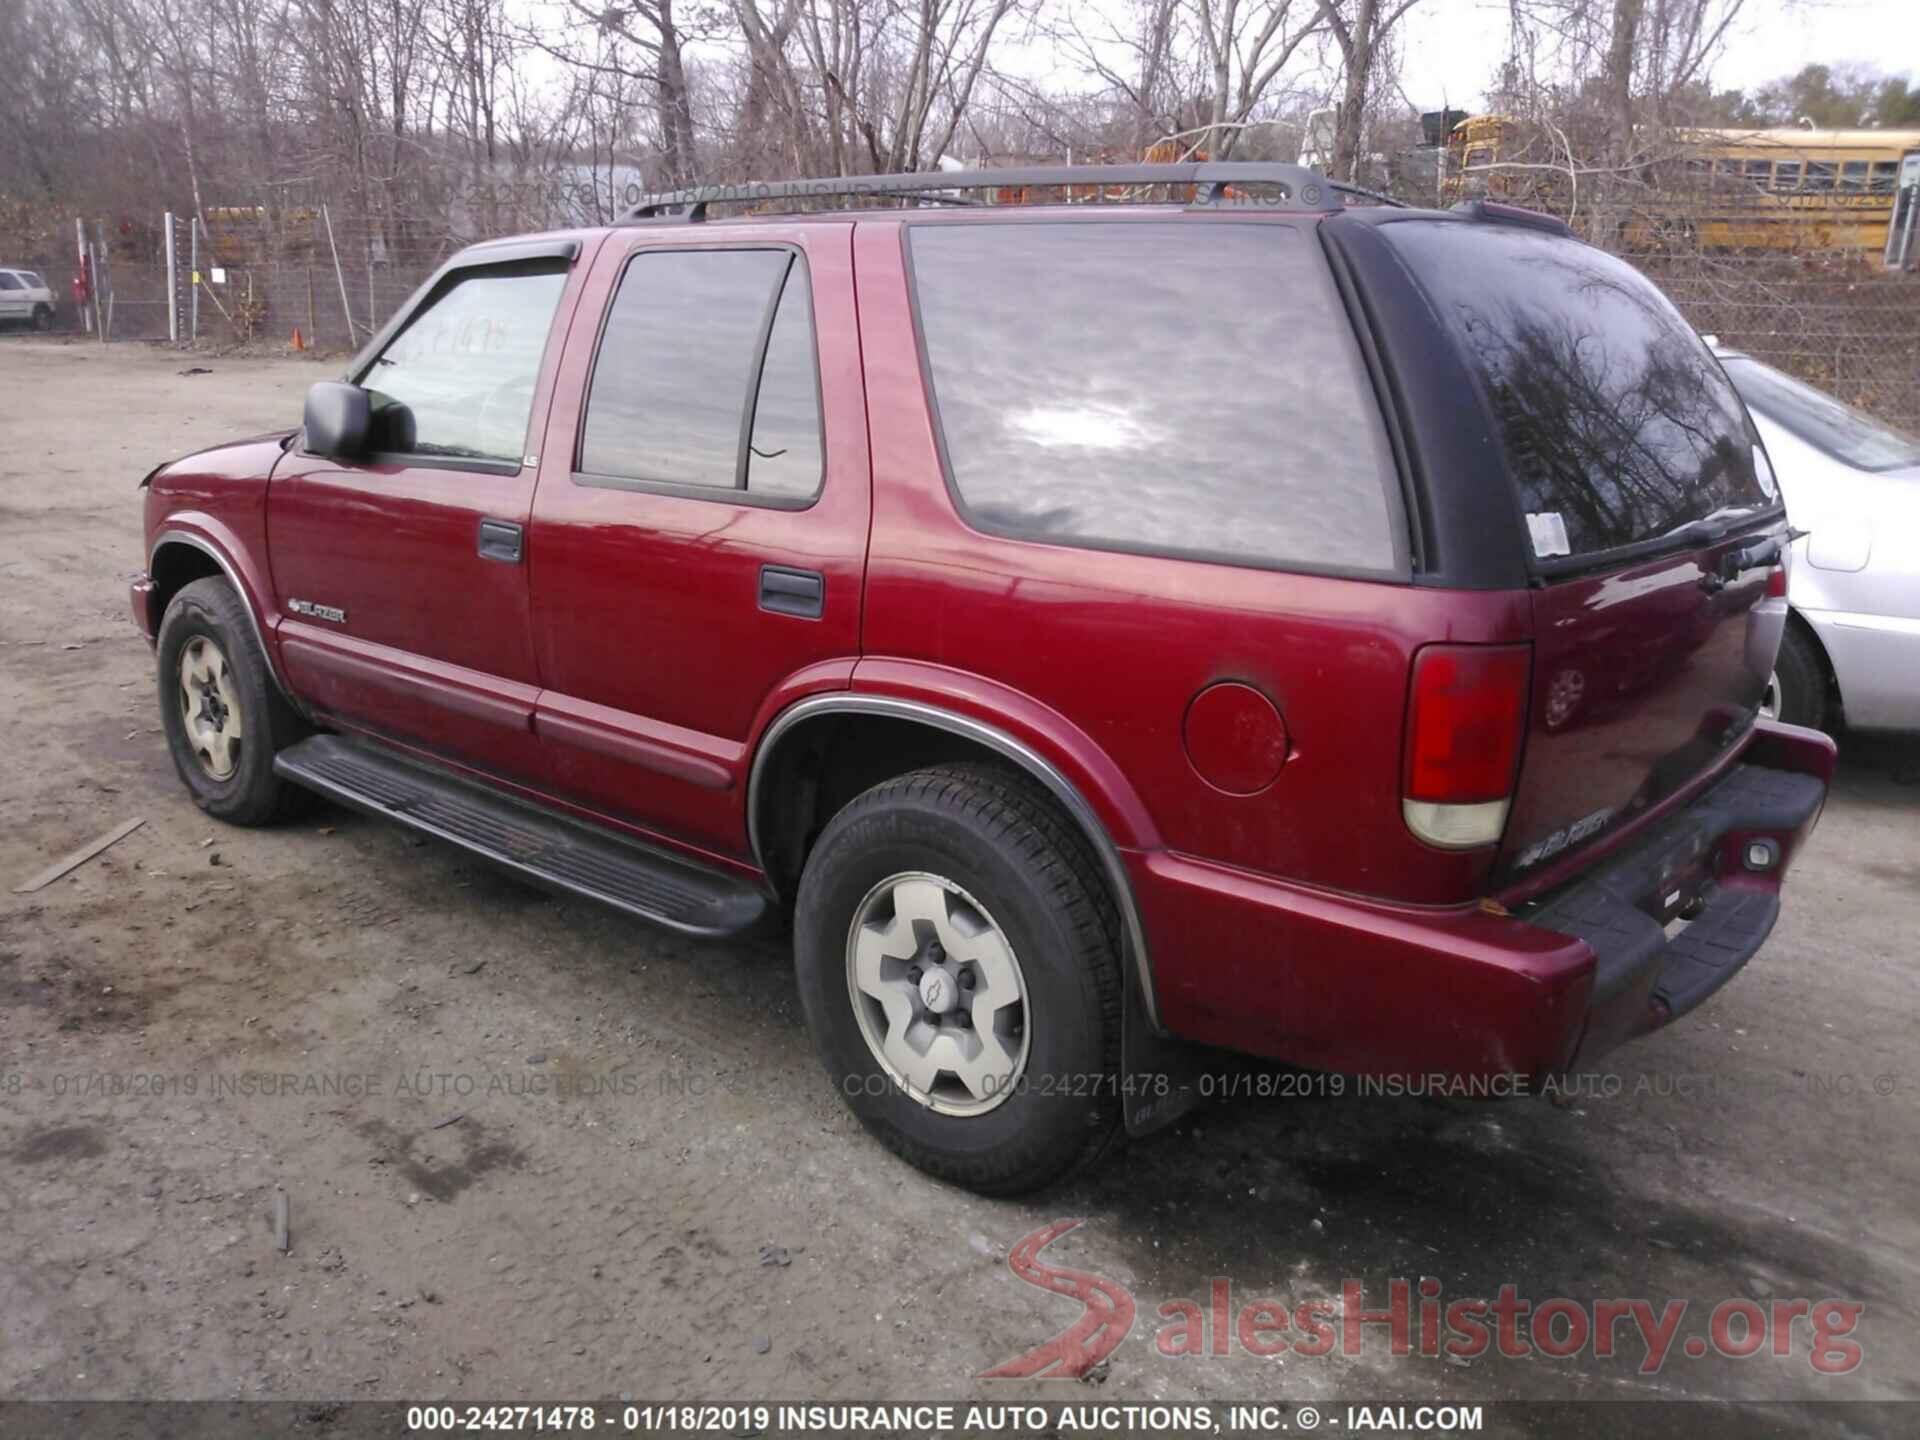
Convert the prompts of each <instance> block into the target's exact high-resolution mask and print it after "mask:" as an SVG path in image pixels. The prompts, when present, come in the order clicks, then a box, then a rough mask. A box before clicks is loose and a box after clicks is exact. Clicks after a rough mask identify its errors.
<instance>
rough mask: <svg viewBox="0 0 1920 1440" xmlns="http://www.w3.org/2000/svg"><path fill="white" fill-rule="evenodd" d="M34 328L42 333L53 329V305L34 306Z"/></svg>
mask: <svg viewBox="0 0 1920 1440" xmlns="http://www.w3.org/2000/svg"><path fill="white" fill-rule="evenodd" d="M33 328H34V329H35V330H38V331H39V332H40V333H41V334H42V335H44V334H46V333H47V332H48V331H49V330H51V329H53V307H52V306H51V305H36V306H34V307H33Z"/></svg>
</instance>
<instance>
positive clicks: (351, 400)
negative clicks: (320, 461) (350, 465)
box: [305, 380, 373, 460]
mask: <svg viewBox="0 0 1920 1440" xmlns="http://www.w3.org/2000/svg"><path fill="white" fill-rule="evenodd" d="M305 424H306V430H307V438H306V450H307V452H308V453H309V454H311V455H324V456H326V457H327V458H328V459H329V460H358V459H360V458H361V457H362V456H363V455H365V454H366V453H367V439H368V436H369V433H370V432H371V431H372V428H373V406H372V401H371V400H370V399H369V397H368V395H367V392H366V391H365V390H362V389H361V388H360V387H359V386H358V385H348V384H346V383H345V382H343V381H339V380H322V381H320V382H319V383H318V384H316V385H314V386H313V388H312V389H310V390H308V391H307V410H306V419H305Z"/></svg>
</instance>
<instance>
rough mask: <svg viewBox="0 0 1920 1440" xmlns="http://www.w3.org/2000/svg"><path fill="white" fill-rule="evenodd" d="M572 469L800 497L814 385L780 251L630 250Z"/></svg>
mask: <svg viewBox="0 0 1920 1440" xmlns="http://www.w3.org/2000/svg"><path fill="white" fill-rule="evenodd" d="M580 471H581V473H580V475H579V477H578V478H579V479H580V480H581V481H582V482H583V483H586V484H596V483H599V484H614V485H619V484H622V483H633V484H639V485H650V486H651V485H659V486H666V487H682V486H688V487H697V488H699V489H703V490H715V491H732V492H735V493H736V494H738V493H739V492H742V491H745V492H747V493H749V494H752V495H758V496H765V497H767V498H770V499H776V500H808V499H811V498H812V497H813V496H814V495H815V494H816V493H818V491H819V489H820V475H821V437H820V387H819V379H818V367H817V365H816V362H815V350H814V336H813V302H812V297H811V294H810V292H809V289H808V286H807V270H806V265H805V264H804V263H803V262H802V261H801V260H800V258H799V257H798V256H796V255H795V254H794V253H793V252H792V251H790V250H654V251H642V252H641V253H640V254H638V255H636V256H634V258H633V260H632V261H631V262H630V263H629V264H628V266H627V270H626V273H625V274H624V275H623V276H622V277H621V280H620V289H619V293H618V294H616V295H615V296H614V300H613V307H612V309H611V310H610V311H609V312H608V314H607V324H606V330H605V332H604V333H603V334H602V335H601V337H600V353H599V355H598V356H597V357H596V358H595V360H594V367H593V382H592V385H591V386H590V388H589V391H588V395H587V416H586V424H585V427H584V430H583V435H582V439H581V446H580Z"/></svg>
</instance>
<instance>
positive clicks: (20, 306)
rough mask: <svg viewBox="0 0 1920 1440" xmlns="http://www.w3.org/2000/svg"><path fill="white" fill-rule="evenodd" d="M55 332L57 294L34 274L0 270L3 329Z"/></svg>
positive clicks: (0, 312) (0, 317)
mask: <svg viewBox="0 0 1920 1440" xmlns="http://www.w3.org/2000/svg"><path fill="white" fill-rule="evenodd" d="M16 322H17V323H19V324H22V325H31V326H32V327H33V328H34V329H35V330H51V329H52V328H53V291H51V290H49V289H48V288H47V282H46V281H44V280H42V279H41V278H40V277H39V276H38V275H36V274H35V273H34V272H33V271H31V270H4V269H0V325H11V324H14V323H16Z"/></svg>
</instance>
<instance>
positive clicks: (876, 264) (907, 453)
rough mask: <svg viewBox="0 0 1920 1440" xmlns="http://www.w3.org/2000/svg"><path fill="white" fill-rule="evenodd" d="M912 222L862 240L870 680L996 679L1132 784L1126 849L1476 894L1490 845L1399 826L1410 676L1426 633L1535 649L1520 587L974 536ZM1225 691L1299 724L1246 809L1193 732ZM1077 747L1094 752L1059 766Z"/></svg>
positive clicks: (1096, 766) (953, 690) (1101, 805)
mask: <svg viewBox="0 0 1920 1440" xmlns="http://www.w3.org/2000/svg"><path fill="white" fill-rule="evenodd" d="M900 230H901V227H900V226H899V225H897V224H891V223H887V222H866V223H863V224H862V225H861V226H860V228H859V230H858V232H857V233H856V238H855V252H856V267H857V270H858V273H859V284H860V317H861V341H862V347H863V355H864V360H865V367H866V376H867V396H868V413H869V424H870V427H871V440H872V449H873V466H874V514H873V539H872V545H871V558H870V561H869V565H868V570H867V595H866V607H865V634H864V645H863V650H864V653H865V656H866V657H867V658H866V659H865V660H863V662H862V665H861V667H860V669H859V671H858V672H856V677H855V688H856V689H859V688H863V687H868V686H876V685H885V686H886V687H887V688H889V689H891V690H894V691H895V693H900V692H899V687H900V686H901V685H902V684H903V683H905V682H904V680H903V678H902V671H903V669H904V668H911V669H912V670H914V672H915V673H916V674H918V675H920V676H922V677H924V678H923V679H921V680H920V681H919V682H917V683H922V684H925V685H926V686H927V687H928V691H927V692H923V698H928V699H931V700H935V701H942V700H944V701H947V702H948V703H956V702H958V703H971V702H968V701H967V700H966V697H967V695H968V693H969V692H970V691H973V690H976V689H978V688H980V687H981V686H982V685H991V686H994V687H1004V688H1005V689H1007V690H1010V691H1013V692H1016V693H1018V694H1019V695H1021V696H1024V697H1026V698H1027V699H1028V700H1029V701H1030V702H1031V703H1032V704H1033V705H1034V706H1036V707H1038V708H1039V709H1040V710H1041V711H1043V712H1049V713H1051V714H1053V715H1057V716H1059V717H1060V718H1061V721H1062V722H1063V723H1061V724H1059V725H1055V726H1050V727H1045V728H1044V729H1043V728H1042V727H1039V726H1035V727H1034V728H1033V731H1032V733H1031V734H1029V735H1025V736H1023V737H1022V738H1028V739H1030V740H1031V741H1032V742H1033V743H1035V744H1036V745H1037V746H1042V747H1050V752H1051V753H1049V754H1048V758H1049V759H1052V760H1054V761H1055V763H1056V764H1061V765H1062V767H1063V768H1065V769H1067V770H1068V771H1069V772H1070V773H1072V774H1074V775H1075V776H1076V778H1080V779H1082V780H1083V781H1085V780H1091V781H1092V782H1093V784H1095V785H1096V786H1098V785H1102V784H1106V785H1110V786H1112V787H1115V789H1113V790H1107V791H1104V792H1103V791H1101V790H1098V789H1096V790H1095V791H1094V792H1093V793H1090V794H1089V796H1088V799H1089V801H1090V802H1091V803H1093V804H1094V806H1095V808H1096V809H1097V810H1099V811H1101V813H1102V818H1103V819H1104V820H1105V821H1106V822H1107V824H1108V826H1109V829H1110V830H1111V831H1112V833H1113V835H1114V838H1115V840H1116V841H1117V842H1118V843H1120V844H1121V845H1123V846H1129V847H1134V848H1140V849H1152V848H1160V847H1164V848H1167V849H1171V850H1175V851H1181V852H1185V853H1188V854H1192V855H1196V856H1203V857H1206V858H1207V859H1210V860H1213V861H1217V862H1220V863H1223V864H1226V865H1229V866H1234V867H1238V868H1243V869H1247V870H1252V871H1258V872H1264V873H1267V874H1271V875H1277V876H1283V877H1286V878H1288V879H1291V880H1295V881H1299V882H1304V883H1307V884H1310V885H1315V886H1322V887H1327V888H1331V889H1335V890H1343V891H1352V892H1356V893H1361V894H1393V895H1395V896H1396V897H1397V898H1399V899H1402V900H1406V901H1413V902H1416V903H1452V902H1458V901H1461V900H1464V899H1466V898H1469V897H1470V896H1471V895H1473V894H1474V893H1476V890H1477V887H1478V886H1479V884H1480V882H1481V880H1482V879H1483V878H1484V876H1485V873H1486V870H1487V866H1488V863H1489V861H1490V859H1491V853H1492V852H1491V850H1490V849H1488V850H1483V851H1478V852H1467V853H1446V852H1441V851H1437V850H1433V849H1430V848H1428V847H1426V846H1423V845H1421V844H1420V843H1419V842H1418V841H1416V840H1414V838H1413V837H1412V835H1411V834H1409V833H1408V831H1407V830H1406V827H1405V825H1404V823H1403V821H1402V819H1401V815H1400V773H1401V749H1402V727H1403V716H1404V712H1405V705H1406V690H1407V677H1408V666H1409V661H1410V658H1411V656H1412V653H1413V651H1414V649H1416V648H1417V647H1418V646H1419V645H1421V644H1424V643H1427V642H1430V641H1435V640H1442V639H1446V640H1459V641H1487V642H1503V641H1514V640H1525V639H1527V638H1528V637H1529V633H1530V630H1529V627H1530V615H1529V611H1528V607H1527V599H1526V596H1525V594H1524V592H1518V593H1516V592H1505V591H1472V592H1470V591H1440V590H1425V589H1417V588H1415V587H1412V586H1409V585H1404V584H1395V583H1383V582H1373V581H1361V580H1352V579H1341V578H1330V577H1325V576H1311V575H1297V574H1286V573H1279V572H1274V571H1264V570H1253V569H1243V568H1239V567H1236V566H1231V565H1224V564H1215V563H1209V562H1202V561H1192V560H1172V559H1165V558H1160V557H1155V556H1147V555H1135V554H1123V553H1115V552H1109V551H1095V550H1087V549H1078V548H1073V547H1070V546H1066V545H1056V544H1044V543H1037V542H1031V541H1022V540H1013V539H1006V538H1002V537H997V536H990V535H986V534H983V533H981V532H978V531H975V530H973V529H971V528H970V527H969V526H968V525H967V524H966V523H965V522H964V521H963V520H962V519H961V517H960V515H959V514H958V512H957V510H956V508H955V506H954V503H953V501H952V499H951V497H950V495H949V493H948V490H947V487H946V484H945V482H944V479H943V476H942V471H941V465H940V459H939V455H938V453H937V448H936V445H935V439H934V434H933V427H932V421H931V418H930V415H929V409H928V405H927V398H926V392H925V389H924V386H923V384H922V380H921V371H920V361H919V356H918V352H917V348H916V337H915V331H914V325H913V317H912V314H911V311H910V305H909V300H908V289H907V284H906V277H905V272H904V266H903V263H902V250H901V234H900ZM923 667H924V668H923ZM936 667H937V668H936ZM1225 680H1235V681H1240V682H1242V683H1245V684H1248V685H1251V686H1254V687H1255V688H1257V689H1259V690H1261V691H1263V692H1264V693H1265V694H1266V695H1267V696H1268V697H1269V698H1270V699H1271V700H1272V701H1273V702H1274V703H1275V704H1276V705H1277V706H1278V707H1279V708H1280V710H1281V713H1282V715H1283V717H1284V720H1285V723H1286V727H1287V731H1288V736H1289V741H1288V753H1287V758H1286V761H1285V764H1284V765H1283V766H1282V768H1281V770H1280V773H1279V775H1278V777H1277V778H1276V779H1275V780H1274V781H1273V783H1272V784H1270V785H1268V786H1267V787H1266V788H1264V789H1263V790H1260V791H1259V792H1257V793H1255V794H1251V795H1244V796H1236V795H1229V794H1227V793H1226V792H1224V791H1222V790H1219V789H1216V788H1215V787H1214V786H1213V785H1211V784H1209V783H1208V782H1207V781H1206V780H1204V779H1202V778H1201V776H1200V775H1199V774H1198V773H1197V772H1196V771H1195V769H1194V767H1193V765H1192V764H1191V763H1190V761H1189V760H1188V757H1187V754H1186V749H1185V744H1184V741H1183V723H1184V720H1185V717H1186V714H1187V710H1188V707H1189V705H1190V704H1191V703H1192V701H1193V700H1194V697H1195V696H1196V695H1198V694H1199V693H1200V692H1201V691H1202V690H1204V689H1205V688H1206V687H1207V686H1208V685H1210V684H1213V683H1215V682H1217V681H1225ZM935 687H938V688H935ZM943 691H944V692H945V693H942V692H943ZM1074 737H1084V744H1085V745H1087V746H1090V747H1092V748H1093V749H1094V750H1095V751H1097V752H1098V753H1097V755H1091V756H1089V755H1074V754H1067V755H1064V756H1063V755H1062V754H1061V753H1060V752H1061V750H1062V749H1071V748H1072V747H1073V746H1075V745H1077V744H1079V743H1080V742H1079V741H1077V740H1076V739H1075V738H1074ZM1102 776H1105V777H1106V779H1105V780H1104V781H1103V780H1102V778H1101V777H1102ZM1116 791H1122V792H1124V793H1116Z"/></svg>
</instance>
